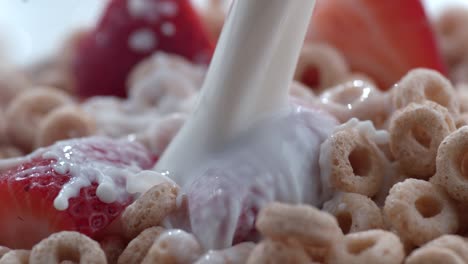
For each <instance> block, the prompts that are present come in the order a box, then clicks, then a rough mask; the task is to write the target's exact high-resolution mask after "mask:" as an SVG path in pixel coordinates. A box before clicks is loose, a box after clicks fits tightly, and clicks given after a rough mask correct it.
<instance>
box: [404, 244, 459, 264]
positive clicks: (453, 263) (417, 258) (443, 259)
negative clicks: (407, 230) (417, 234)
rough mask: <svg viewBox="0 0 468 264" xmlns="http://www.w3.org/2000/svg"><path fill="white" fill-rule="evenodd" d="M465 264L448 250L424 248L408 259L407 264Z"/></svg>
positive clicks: (414, 252)
mask: <svg viewBox="0 0 468 264" xmlns="http://www.w3.org/2000/svg"><path fill="white" fill-rule="evenodd" d="M440 263H444V264H465V263H466V262H465V261H463V259H462V258H460V257H459V256H457V254H455V253H454V252H453V251H451V250H450V249H447V248H439V247H427V248H426V247H422V248H419V249H417V250H415V251H413V253H411V255H409V256H408V257H407V258H406V261H405V264H440Z"/></svg>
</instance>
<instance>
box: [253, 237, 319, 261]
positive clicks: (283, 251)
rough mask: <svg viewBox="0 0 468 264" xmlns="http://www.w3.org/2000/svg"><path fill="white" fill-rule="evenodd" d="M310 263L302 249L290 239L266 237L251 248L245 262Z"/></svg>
mask: <svg viewBox="0 0 468 264" xmlns="http://www.w3.org/2000/svg"><path fill="white" fill-rule="evenodd" d="M283 263H312V262H311V259H310V258H309V256H307V254H306V252H305V251H304V249H303V248H302V247H301V246H300V245H298V244H296V243H294V242H290V241H275V240H270V239H266V240H263V241H261V242H260V243H259V244H257V246H255V248H254V249H253V250H252V253H251V254H250V256H249V258H248V259H247V264H283Z"/></svg>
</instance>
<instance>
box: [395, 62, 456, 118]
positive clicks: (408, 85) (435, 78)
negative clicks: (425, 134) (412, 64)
mask: <svg viewBox="0 0 468 264" xmlns="http://www.w3.org/2000/svg"><path fill="white" fill-rule="evenodd" d="M393 90H394V91H392V95H393V105H394V106H395V108H397V109H400V108H403V107H405V106H407V105H409V104H410V103H413V102H414V103H422V102H423V101H426V100H428V101H433V102H436V103H438V104H440V105H441V106H443V107H445V108H447V110H448V111H449V113H450V114H452V115H457V114H458V113H459V112H460V106H459V104H458V100H457V98H456V95H455V89H454V88H453V86H452V84H451V83H450V81H449V80H448V79H447V78H445V77H444V76H443V75H442V74H440V73H439V72H437V71H434V70H429V69H414V70H411V71H409V72H408V73H407V74H406V75H405V76H404V77H403V78H402V79H401V80H400V81H399V82H398V83H397V84H396V85H395V86H394V87H393Z"/></svg>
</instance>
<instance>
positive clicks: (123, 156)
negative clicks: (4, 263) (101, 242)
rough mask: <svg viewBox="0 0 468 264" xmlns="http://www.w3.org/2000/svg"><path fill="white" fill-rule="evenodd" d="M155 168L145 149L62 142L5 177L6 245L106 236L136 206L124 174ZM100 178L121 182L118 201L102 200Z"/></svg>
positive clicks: (1, 191)
mask: <svg viewBox="0 0 468 264" xmlns="http://www.w3.org/2000/svg"><path fill="white" fill-rule="evenodd" d="M153 164H154V160H153V159H152V158H151V156H150V154H149V153H148V152H147V151H146V150H145V149H144V147H143V146H141V145H139V144H137V143H133V142H129V141H125V140H111V139H107V138H100V137H93V138H84V139H74V140H67V141H61V142H58V143H56V144H55V145H52V146H50V147H48V148H45V149H39V150H37V151H35V152H33V153H32V154H30V155H28V156H27V157H25V158H21V159H20V162H19V164H17V165H15V166H13V167H11V168H9V169H7V170H4V171H3V172H2V173H1V174H0V201H2V202H1V204H0V234H1V235H0V245H3V246H7V247H10V248H31V247H32V246H33V245H34V244H36V243H37V242H38V241H40V240H41V239H43V238H45V237H47V236H49V235H50V234H51V233H54V232H58V231H62V230H75V231H79V232H81V233H83V234H86V235H88V236H90V237H92V238H95V237H97V236H99V235H103V233H104V232H106V229H107V228H111V226H112V225H111V224H112V223H113V221H114V220H115V219H117V218H118V217H119V215H120V214H121V212H122V211H123V210H124V209H125V207H126V206H127V205H129V204H130V203H131V202H132V201H133V195H131V194H128V193H127V192H126V191H125V177H124V175H125V174H126V173H136V172H138V171H140V170H143V169H148V168H151V167H152V166H153ZM99 178H100V179H107V180H109V179H112V180H113V182H115V186H113V190H115V192H114V193H115V194H117V195H116V196H115V197H112V195H111V196H107V197H106V195H101V196H100V195H99V194H100V192H101V190H100V189H99V188H98V182H97V181H98V179H99ZM103 182H106V181H103ZM103 185H104V184H103ZM73 186H74V187H73ZM70 187H72V188H70ZM73 190H75V191H76V192H75V193H74V192H73ZM107 193H109V191H108V190H107ZM103 197H104V200H107V199H110V200H109V201H107V202H103V201H102V200H101V199H103ZM56 206H58V209H57V208H56Z"/></svg>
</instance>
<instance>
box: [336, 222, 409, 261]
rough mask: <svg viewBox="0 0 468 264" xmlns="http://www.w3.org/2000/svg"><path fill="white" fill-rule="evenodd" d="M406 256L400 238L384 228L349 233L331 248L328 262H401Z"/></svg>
mask: <svg viewBox="0 0 468 264" xmlns="http://www.w3.org/2000/svg"><path fill="white" fill-rule="evenodd" d="M404 256H405V253H404V250H403V245H402V243H401V241H400V239H399V238H398V237H397V236H396V235H395V234H393V233H391V232H388V231H384V230H368V231H363V232H358V233H352V234H348V235H346V236H345V237H344V239H343V240H342V241H340V242H338V243H335V244H334V245H333V247H332V248H331V251H330V253H329V256H328V258H327V263H329V264H335V263H336V264H341V263H347V264H354V263H356V264H361V263H382V264H393V263H394V264H399V263H401V262H402V261H403V258H404Z"/></svg>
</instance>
